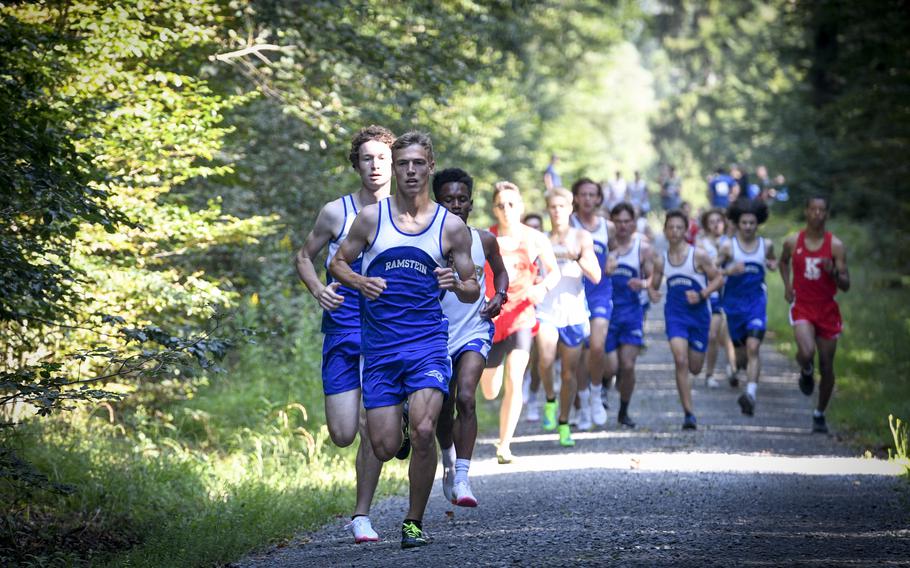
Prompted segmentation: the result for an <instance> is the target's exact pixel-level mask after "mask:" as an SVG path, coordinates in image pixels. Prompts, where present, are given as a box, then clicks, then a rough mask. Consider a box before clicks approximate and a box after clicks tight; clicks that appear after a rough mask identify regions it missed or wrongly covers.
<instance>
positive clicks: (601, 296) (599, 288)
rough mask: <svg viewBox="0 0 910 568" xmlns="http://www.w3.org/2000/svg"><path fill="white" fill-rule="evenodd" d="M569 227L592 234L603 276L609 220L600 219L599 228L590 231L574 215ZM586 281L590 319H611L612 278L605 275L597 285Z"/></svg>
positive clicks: (573, 214) (608, 236)
mask: <svg viewBox="0 0 910 568" xmlns="http://www.w3.org/2000/svg"><path fill="white" fill-rule="evenodd" d="M569 225H571V226H572V227H574V228H576V229H584V230H586V231H588V232H589V233H591V238H592V239H593V240H594V255H595V256H597V263H598V264H600V270H601V274H603V269H604V267H605V266H606V265H607V255H609V253H610V250H609V248H608V247H607V245H608V244H609V242H610V235H609V232H608V230H607V220H606V219H604V218H603V217H598V224H597V227H595V228H594V229H588V228H587V227H585V226H584V224H582V222H581V219H579V218H578V215H576V214H575V213H572V215H571V216H570V217H569ZM584 281H585V298H586V299H587V303H588V312H589V313H590V318H591V319H594V318H603V319H606V320H608V319H610V318H611V317H612V316H613V281H612V280H611V279H610V278H607V277H606V275H603V277H602V278H601V279H600V282H599V283H597V284H595V283H593V282H591V281H590V280H588V279H587V278H585V279H584Z"/></svg>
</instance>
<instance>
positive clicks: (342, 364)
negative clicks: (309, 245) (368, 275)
mask: <svg viewBox="0 0 910 568" xmlns="http://www.w3.org/2000/svg"><path fill="white" fill-rule="evenodd" d="M341 205H342V207H343V210H344V220H343V221H342V226H341V231H339V232H338V237H337V238H334V239H332V240H330V241H329V246H328V254H327V255H326V259H325V267H326V272H325V273H326V284H331V283H332V282H334V281H335V279H334V278H332V275H331V274H329V271H328V267H329V263H330V262H331V261H332V258H334V256H335V255H336V254H337V253H338V248H339V246H340V245H341V241H343V240H344V239H345V237H347V236H348V232H349V231H350V230H351V225H352V224H353V223H354V217H356V216H357V213H358V211H357V205H356V203H355V202H354V196H353V195H345V196H343V197H342V198H341ZM360 263H361V258H360V257H358V258H357V260H355V261H354V262H353V263H352V264H351V268H352V269H353V270H354V271H355V272H359V271H360ZM336 293H337V294H339V295H341V296H343V297H344V302H342V303H341V305H340V306H338V307H337V308H335V309H334V310H325V311H323V312H322V333H324V334H325V338H324V339H323V342H322V391H323V393H325V394H326V395H333V394H340V393H343V392H347V391H350V390H354V389H359V388H360V292H358V291H357V290H354V289H352V288H348V287H347V286H339V287H338V290H336Z"/></svg>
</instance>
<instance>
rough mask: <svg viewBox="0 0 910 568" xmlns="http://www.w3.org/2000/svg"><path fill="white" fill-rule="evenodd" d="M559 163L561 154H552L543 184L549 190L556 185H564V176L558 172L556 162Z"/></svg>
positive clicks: (544, 174)
mask: <svg viewBox="0 0 910 568" xmlns="http://www.w3.org/2000/svg"><path fill="white" fill-rule="evenodd" d="M558 163H559V156H557V155H556V154H553V155H552V156H550V164H549V165H548V166H547V169H546V170H544V172H543V185H544V187H545V188H546V190H547V191H550V190H551V189H553V188H554V187H562V178H561V177H560V176H559V174H558V173H556V164H558Z"/></svg>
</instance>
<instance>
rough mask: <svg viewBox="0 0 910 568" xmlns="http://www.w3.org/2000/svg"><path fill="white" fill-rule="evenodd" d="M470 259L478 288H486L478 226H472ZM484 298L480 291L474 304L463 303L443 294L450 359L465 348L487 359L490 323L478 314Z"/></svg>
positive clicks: (491, 324) (484, 256)
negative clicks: (447, 324)
mask: <svg viewBox="0 0 910 568" xmlns="http://www.w3.org/2000/svg"><path fill="white" fill-rule="evenodd" d="M471 260H472V261H473V263H474V273H475V274H476V275H477V282H478V283H479V284H480V289H481V290H485V289H486V288H485V285H486V275H485V274H484V270H483V267H484V263H485V262H486V255H484V253H483V243H482V242H481V240H480V233H479V232H478V231H477V229H474V228H472V229H471ZM486 302H487V300H486V298H485V297H484V295H483V294H482V293H481V294H480V297H479V298H477V301H475V302H474V303H473V304H466V303H464V302H462V301H461V300H459V299H458V297H457V296H456V295H455V294H454V293H451V292H446V293H445V294H444V295H443V297H442V313H444V314H445V316H446V318H448V320H449V356H450V357H451V358H452V361H453V362H455V361H458V357H459V356H460V355H461V354H462V353H464V352H465V351H476V352H477V353H480V355H481V356H482V357H483V358H484V359H486V358H487V355H489V353H490V347H491V346H492V345H493V331H494V327H493V322H492V321H491V320H489V319H486V318H482V317H480V310H482V309H483V306H484V304H486Z"/></svg>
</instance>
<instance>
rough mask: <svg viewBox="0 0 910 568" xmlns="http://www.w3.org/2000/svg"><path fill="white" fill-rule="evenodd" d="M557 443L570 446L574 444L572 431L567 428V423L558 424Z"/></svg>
mask: <svg viewBox="0 0 910 568" xmlns="http://www.w3.org/2000/svg"><path fill="white" fill-rule="evenodd" d="M559 445H560V446H563V447H566V448H571V447H572V446H574V445H575V440H573V439H572V431H571V430H570V429H569V425H568V424H560V425H559Z"/></svg>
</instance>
